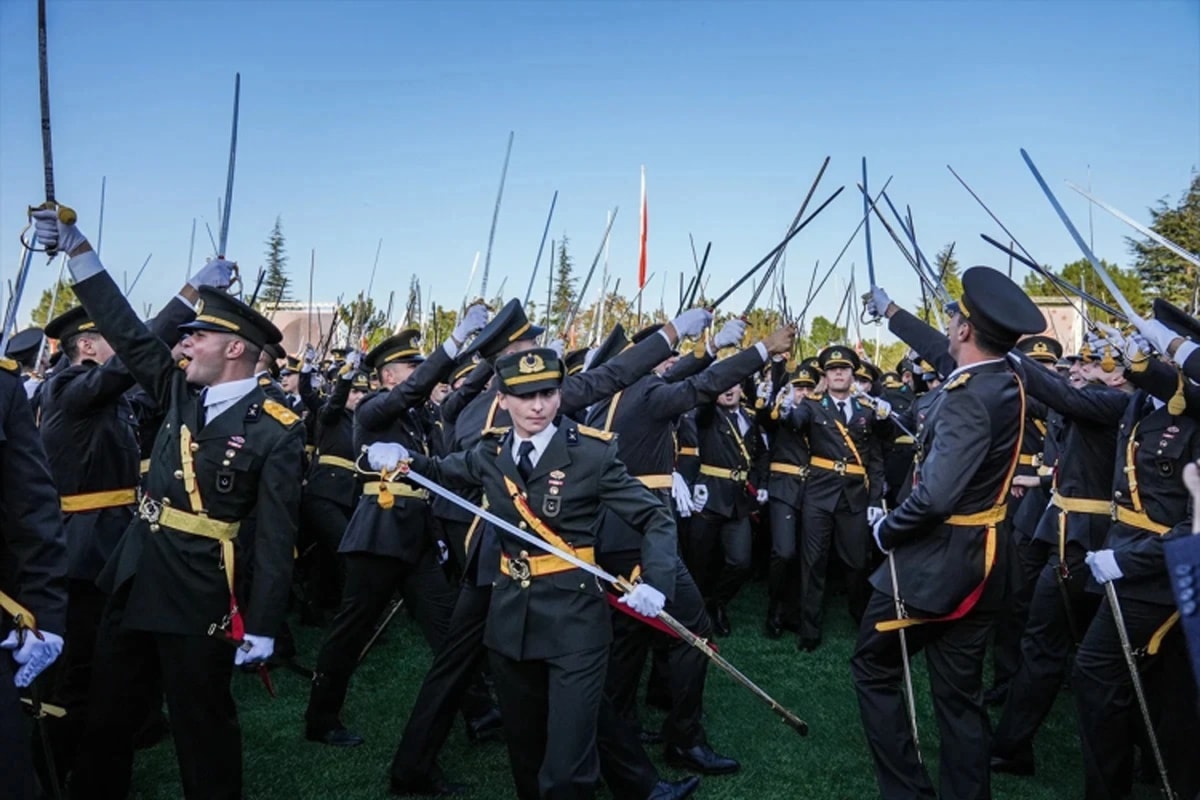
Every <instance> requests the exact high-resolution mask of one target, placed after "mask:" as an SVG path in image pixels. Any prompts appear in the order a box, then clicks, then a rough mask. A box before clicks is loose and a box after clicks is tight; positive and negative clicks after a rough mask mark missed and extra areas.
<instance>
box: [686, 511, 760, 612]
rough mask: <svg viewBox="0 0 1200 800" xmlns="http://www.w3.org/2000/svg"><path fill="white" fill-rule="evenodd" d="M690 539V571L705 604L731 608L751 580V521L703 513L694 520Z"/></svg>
mask: <svg viewBox="0 0 1200 800" xmlns="http://www.w3.org/2000/svg"><path fill="white" fill-rule="evenodd" d="M688 539H689V546H688V548H687V550H686V553H687V557H688V559H689V561H688V564H687V568H688V570H689V571H690V572H691V573H692V575H694V576H695V578H696V583H697V585H698V586H699V587H700V591H701V592H702V593H703V595H704V599H705V601H706V602H707V603H708V604H710V605H713V606H727V605H729V603H730V601H732V600H733V598H734V596H735V595H737V593H738V590H739V589H741V588H742V586H743V585H744V584H745V583H746V580H747V579H748V578H749V577H750V569H751V545H752V542H751V534H750V518H749V517H743V518H742V519H730V518H729V517H725V516H721V515H720V514H713V513H710V512H707V511H701V512H700V513H699V514H695V515H693V516H692V518H691V524H690V526H689V529H688Z"/></svg>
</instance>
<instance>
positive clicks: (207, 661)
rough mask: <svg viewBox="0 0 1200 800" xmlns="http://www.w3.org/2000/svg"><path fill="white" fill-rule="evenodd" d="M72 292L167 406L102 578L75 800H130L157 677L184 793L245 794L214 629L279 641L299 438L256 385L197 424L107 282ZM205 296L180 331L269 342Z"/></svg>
mask: <svg viewBox="0 0 1200 800" xmlns="http://www.w3.org/2000/svg"><path fill="white" fill-rule="evenodd" d="M75 293H76V295H78V297H79V299H80V300H81V301H82V302H83V304H84V307H85V308H87V309H88V312H89V313H90V314H91V316H92V317H93V318H94V319H95V320H96V321H97V324H98V325H99V326H100V327H101V328H102V329H103V330H104V333H105V338H107V339H108V341H109V343H110V344H112V346H113V348H114V349H115V350H116V352H117V354H118V355H119V356H120V357H121V359H122V361H123V362H124V363H125V365H126V367H127V368H128V369H129V371H130V372H131V373H132V374H133V376H134V377H135V378H136V379H137V381H138V382H139V383H140V384H142V386H144V387H145V388H146V389H147V390H148V391H149V392H150V393H151V395H153V397H154V398H155V400H156V401H157V402H158V403H159V404H160V405H161V406H162V407H163V408H165V409H166V420H165V422H164V423H163V426H162V429H161V430H160V432H159V435H158V439H157V440H156V442H155V446H154V452H153V456H152V465H151V468H150V472H149V473H148V474H147V475H146V478H145V482H144V484H143V490H144V491H143V496H142V498H141V501H140V507H139V514H138V516H137V517H136V518H135V519H134V521H133V523H132V524H131V525H130V526H129V528H128V529H127V530H126V532H125V535H124V536H123V537H122V538H121V541H120V543H119V544H118V545H117V548H116V552H115V553H114V554H113V556H112V558H111V559H110V560H109V562H108V564H107V565H106V567H105V569H104V571H103V572H102V573H101V574H100V577H99V585H100V587H101V588H102V589H104V590H105V591H107V592H110V593H112V595H113V596H112V599H111V600H110V601H109V603H108V605H107V606H106V608H105V612H104V618H103V621H102V623H101V628H100V635H99V638H98V642H97V651H96V658H95V666H94V677H93V684H92V694H91V715H90V717H89V720H88V730H87V735H86V739H85V742H84V747H83V751H82V753H81V756H80V759H79V762H78V764H77V767H76V770H75V776H74V779H73V781H72V790H73V793H74V795H75V796H76V797H85V796H86V797H124V796H126V794H128V792H129V782H130V771H131V766H132V754H133V744H132V737H133V733H134V731H133V730H132V726H133V725H134V724H136V723H137V722H139V721H140V720H141V719H142V714H141V713H139V712H142V711H143V709H144V706H145V705H146V703H148V702H156V701H157V697H147V696H146V693H147V692H150V691H151V689H152V687H155V686H157V683H156V682H155V679H157V678H161V682H162V683H161V685H162V687H163V689H164V692H165V695H166V699H167V706H168V709H169V711H170V716H171V728H172V733H173V735H174V738H175V749H176V754H177V756H178V759H179V765H180V772H181V774H182V782H183V792H184V794H185V796H187V797H231V798H232V797H240V795H241V774H242V765H241V735H240V733H239V730H238V723H237V710H236V707H235V706H234V703H233V697H232V695H231V693H230V689H229V681H230V677H231V675H232V671H233V652H232V649H231V648H230V647H229V645H228V644H226V643H224V642H222V641H220V640H219V638H216V637H213V636H210V635H209V628H210V626H212V625H219V624H222V623H223V622H224V623H225V624H227V625H228V626H229V630H230V633H231V634H232V635H234V636H235V637H240V635H241V634H242V630H243V627H244V630H245V631H246V632H248V633H251V634H255V635H257V636H266V637H273V636H275V635H276V633H277V632H278V630H279V627H280V625H281V624H282V622H283V617H284V613H285V611H286V608H287V598H288V592H289V587H290V584H291V571H292V549H293V546H294V543H295V538H296V527H297V517H298V514H299V505H300V478H301V474H300V464H301V459H302V457H303V448H304V429H303V426H302V425H300V424H299V422H300V421H299V418H298V417H296V416H295V415H294V414H292V413H291V412H290V411H288V410H287V409H286V408H283V407H282V406H279V405H278V404H275V403H272V402H271V401H269V400H267V398H266V396H265V395H264V394H263V393H262V391H261V390H260V389H259V388H257V387H255V386H251V387H250V388H249V389H248V391H247V393H246V394H245V395H243V396H242V397H241V398H240V399H238V400H236V402H234V403H233V404H232V405H231V406H230V407H228V408H227V409H225V410H224V411H222V412H221V413H220V414H218V415H217V416H215V417H214V418H213V419H211V420H207V421H206V419H205V417H206V413H205V405H204V402H203V399H202V398H201V396H200V394H199V393H198V392H197V391H196V390H195V388H194V387H192V386H190V385H189V384H188V382H187V378H186V375H185V373H184V372H183V371H182V370H180V369H178V367H177V365H176V363H175V360H174V359H173V358H172V356H171V351H170V349H169V348H168V347H167V346H166V345H165V344H164V343H163V342H162V341H161V340H160V339H158V338H157V337H155V336H154V335H153V334H151V333H150V332H149V331H148V330H147V329H146V327H145V326H144V325H143V324H142V323H141V321H140V320H139V319H138V318H137V315H136V314H135V313H134V312H133V310H132V309H131V308H130V307H129V304H128V302H127V301H126V300H125V298H124V296H123V295H122V293H121V290H120V289H119V288H118V287H117V286H116V284H115V283H114V282H113V281H112V279H111V278H110V277H109V275H108V273H106V272H103V271H102V272H100V273H99V274H95V275H93V276H91V277H88V278H86V279H85V280H82V281H79V282H78V283H76V284H75ZM200 294H201V301H202V303H203V304H204V305H203V306H198V308H197V318H196V321H195V322H193V323H190V325H194V326H201V327H203V328H204V329H205V330H221V331H225V332H234V331H236V332H237V333H238V335H239V336H242V337H244V338H245V339H246V340H247V341H249V342H250V343H251V345H253V346H261V345H262V343H263V342H264V341H265V340H266V339H267V338H270V337H274V338H276V339H277V338H278V336H279V332H278V331H277V330H276V329H275V328H274V326H273V325H271V323H270V322H268V321H267V320H266V319H265V318H264V317H262V316H261V315H259V314H257V312H254V311H253V310H251V309H250V308H249V307H247V306H245V305H244V304H241V303H240V302H238V301H236V300H234V299H233V298H230V297H228V296H227V295H224V293H222V292H217V291H215V290H211V289H202V290H201V293H200ZM247 381H248V382H249V381H250V379H247ZM218 385H219V384H218ZM201 511H203V512H204V513H203V514H201V513H198V512H201ZM251 514H255V515H257V519H258V530H257V534H256V537H255V541H254V545H253V548H252V549H251V550H250V551H247V550H246V549H245V548H244V547H243V546H242V545H241V543H240V542H239V541H238V539H237V528H238V525H239V524H240V522H241V521H242V520H244V519H246V518H247V517H248V516H250V515H251ZM231 562H232V563H231ZM251 562H252V563H253V567H254V576H255V577H254V582H253V586H252V587H251V589H250V592H249V595H248V596H244V597H239V598H234V596H233V593H232V590H231V584H232V582H233V581H232V575H233V574H234V573H236V571H237V570H238V569H240V568H242V567H243V566H245V565H246V564H248V563H251ZM243 619H244V626H243Z"/></svg>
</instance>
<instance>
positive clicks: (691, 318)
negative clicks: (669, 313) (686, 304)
mask: <svg viewBox="0 0 1200 800" xmlns="http://www.w3.org/2000/svg"><path fill="white" fill-rule="evenodd" d="M711 324H712V312H711V311H709V310H708V309H707V308H689V309H688V310H687V311H685V312H683V313H682V314H680V315H679V316H678V317H676V318H675V319H673V320H671V327H673V328H674V329H675V335H676V336H678V337H679V338H680V339H695V338H696V337H697V336H699V335H700V334H701V333H703V332H704V329H705V328H707V327H708V326H709V325H711Z"/></svg>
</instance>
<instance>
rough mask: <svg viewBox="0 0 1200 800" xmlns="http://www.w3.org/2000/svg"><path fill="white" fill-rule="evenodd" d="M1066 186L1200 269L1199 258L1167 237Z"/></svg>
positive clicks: (1069, 184) (1076, 187) (1081, 190)
mask: <svg viewBox="0 0 1200 800" xmlns="http://www.w3.org/2000/svg"><path fill="white" fill-rule="evenodd" d="M1067 186H1070V187H1071V188H1072V189H1074V190H1075V191H1077V192H1079V194H1081V195H1083V196H1084V197H1086V198H1087V199H1088V200H1090V201H1091V202H1092V203H1094V204H1096V205H1098V206H1100V208H1102V209H1104V210H1105V211H1107V212H1108V213H1109V214H1112V215H1113V216H1114V217H1116V218H1117V219H1119V220H1121V222H1124V223H1125V224H1126V225H1128V226H1129V227H1131V228H1133V229H1134V230H1135V231H1137V232H1138V233H1140V234H1141V235H1142V236H1145V237H1146V238H1147V239H1153V240H1154V241H1156V242H1158V243H1159V244H1160V245H1162V246H1163V247H1165V248H1167V249H1168V250H1170V251H1171V252H1172V253H1174V254H1175V255H1177V256H1179V257H1180V258H1182V259H1183V260H1184V261H1187V262H1188V263H1190V264H1193V265H1195V266H1197V267H1200V256H1197V255H1196V254H1195V253H1189V252H1188V251H1187V250H1185V249H1184V248H1182V247H1180V246H1179V245H1177V244H1175V243H1174V242H1172V241H1171V240H1170V239H1168V238H1167V237H1165V236H1163V235H1162V234H1160V233H1158V232H1157V231H1155V230H1153V229H1151V228H1147V227H1146V226H1145V225H1143V224H1142V223H1140V222H1138V221H1137V220H1134V219H1131V218H1130V217H1129V216H1127V215H1125V214H1123V213H1121V211H1119V210H1118V209H1115V208H1113V207H1112V206H1110V205H1109V204H1108V203H1106V202H1104V201H1103V200H1101V199H1100V198H1098V197H1096V196H1094V195H1093V194H1092V193H1091V192H1088V191H1086V190H1085V189H1081V188H1080V187H1078V186H1076V185H1075V184H1073V183H1071V182H1070V181H1067Z"/></svg>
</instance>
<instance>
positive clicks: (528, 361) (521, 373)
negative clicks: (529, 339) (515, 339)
mask: <svg viewBox="0 0 1200 800" xmlns="http://www.w3.org/2000/svg"><path fill="white" fill-rule="evenodd" d="M496 376H497V377H498V378H499V379H500V385H499V389H500V391H501V392H503V393H504V394H512V395H517V396H518V397H520V396H522V395H528V394H534V393H536V392H543V391H545V390H547V389H556V388H558V386H559V385H560V384H562V381H563V363H562V361H561V360H560V359H559V357H558V353H556V352H555V351H554V350H552V349H551V348H549V347H537V348H534V349H533V350H523V351H521V352H520V353H509V354H508V355H505V356H500V358H498V359H496Z"/></svg>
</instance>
